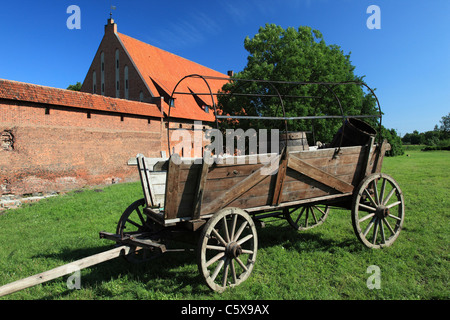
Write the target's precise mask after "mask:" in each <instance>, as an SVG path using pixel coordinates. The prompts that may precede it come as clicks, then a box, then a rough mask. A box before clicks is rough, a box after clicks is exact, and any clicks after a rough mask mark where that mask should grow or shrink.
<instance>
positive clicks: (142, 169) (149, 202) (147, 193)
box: [136, 154, 153, 206]
mask: <svg viewBox="0 0 450 320" xmlns="http://www.w3.org/2000/svg"><path fill="white" fill-rule="evenodd" d="M136 161H137V166H138V170H139V176H140V178H141V186H142V192H143V193H144V198H145V203H146V204H147V206H153V203H152V199H151V197H150V190H149V187H148V180H147V175H146V174H145V166H144V162H145V161H144V156H143V155H142V154H138V155H137V157H136Z"/></svg>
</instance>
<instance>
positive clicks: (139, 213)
mask: <svg viewBox="0 0 450 320" xmlns="http://www.w3.org/2000/svg"><path fill="white" fill-rule="evenodd" d="M145 206H146V203H145V199H139V200H137V201H135V202H133V203H132V204H131V205H130V206H128V208H126V209H125V211H124V212H123V213H122V216H121V217H120V219H119V222H118V223H117V228H116V234H118V235H120V236H121V238H122V239H123V238H124V237H127V236H133V235H134V236H138V235H139V234H141V233H148V232H155V230H156V228H157V226H156V223H155V222H154V221H153V220H151V219H150V218H148V217H147V216H146V215H145V214H144V208H145ZM151 257H153V255H152V252H151V250H149V249H141V248H138V247H131V250H130V253H129V254H128V255H127V256H126V257H125V258H126V259H127V261H129V262H132V263H140V262H145V261H148V260H149V259H150V258H151Z"/></svg>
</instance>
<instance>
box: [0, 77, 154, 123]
mask: <svg viewBox="0 0 450 320" xmlns="http://www.w3.org/2000/svg"><path fill="white" fill-rule="evenodd" d="M0 99H7V100H16V101H26V102H32V103H41V104H45V105H54V106H64V107H70V108H77V109H88V110H99V111H108V112H116V113H123V114H135V115H142V116H153V117H161V111H160V110H159V108H158V106H157V105H156V104H153V103H144V102H139V101H134V100H127V99H118V98H113V97H108V96H103V95H98V94H93V93H88V92H81V91H73V90H68V89H61V88H55V87H50V86H43V85H38V84H33V83H26V82H21V81H15V80H7V79H0Z"/></svg>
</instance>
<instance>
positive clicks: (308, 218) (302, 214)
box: [283, 204, 330, 231]
mask: <svg viewBox="0 0 450 320" xmlns="http://www.w3.org/2000/svg"><path fill="white" fill-rule="evenodd" d="M283 211H284V216H285V218H286V220H287V221H288V222H289V224H290V225H291V226H292V227H293V228H294V229H295V230H299V231H303V230H308V229H312V228H315V227H317V226H320V225H321V224H322V223H324V221H325V219H326V218H327V217H328V213H329V212H330V208H329V207H328V206H326V205H323V204H315V205H308V206H302V207H300V208H294V209H288V208H285V209H284V210H283Z"/></svg>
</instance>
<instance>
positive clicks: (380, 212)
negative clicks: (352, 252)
mask: <svg viewBox="0 0 450 320" xmlns="http://www.w3.org/2000/svg"><path fill="white" fill-rule="evenodd" d="M404 219H405V201H404V198H403V193H402V191H401V190H400V187H399V185H398V184H397V182H396V181H395V180H394V179H393V178H392V177H391V176H389V175H387V174H383V173H375V174H372V175H370V176H368V177H366V178H365V179H364V180H363V181H362V182H361V184H360V185H359V187H358V189H357V190H356V192H355V194H354V198H353V205H352V224H353V229H354V231H355V233H356V236H357V237H358V239H359V240H360V241H361V242H362V243H363V244H364V245H365V246H367V247H369V248H382V247H388V246H390V245H392V243H393V242H394V241H395V240H396V239H397V237H398V235H399V234H400V231H401V229H402V226H403V221H404Z"/></svg>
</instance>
